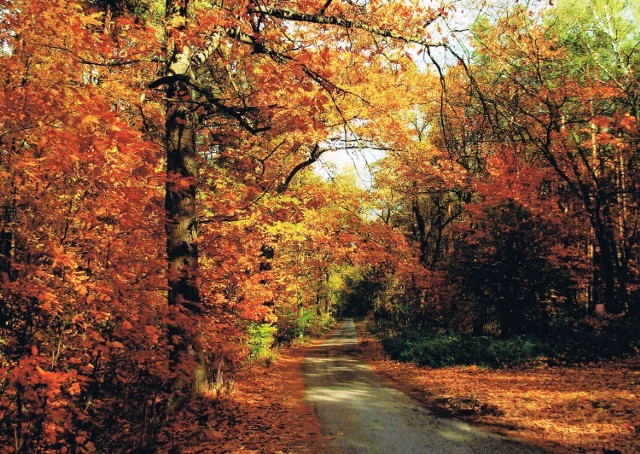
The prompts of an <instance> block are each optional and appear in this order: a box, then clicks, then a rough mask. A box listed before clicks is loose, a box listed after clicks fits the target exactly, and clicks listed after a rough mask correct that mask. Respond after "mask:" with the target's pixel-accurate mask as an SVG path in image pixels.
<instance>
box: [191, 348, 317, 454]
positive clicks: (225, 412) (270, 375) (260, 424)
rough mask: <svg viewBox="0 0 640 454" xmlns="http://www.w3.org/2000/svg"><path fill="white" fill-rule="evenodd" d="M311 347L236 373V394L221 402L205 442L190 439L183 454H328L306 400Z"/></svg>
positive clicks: (289, 351) (285, 352) (285, 351)
mask: <svg viewBox="0 0 640 454" xmlns="http://www.w3.org/2000/svg"><path fill="white" fill-rule="evenodd" d="M317 342H318V341H312V342H311V343H310V344H309V345H306V346H298V347H293V348H285V349H283V350H282V351H281V352H279V354H278V356H277V359H276V360H275V361H274V362H272V363H271V364H270V365H265V364H251V365H248V366H246V367H245V368H244V369H242V370H241V371H240V372H238V373H237V374H236V375H235V376H234V378H233V380H234V384H233V392H232V393H230V395H228V396H223V397H222V398H220V399H218V400H217V402H216V403H217V405H216V411H215V413H216V415H215V416H214V418H215V419H216V423H215V426H214V425H212V424H208V427H207V429H205V434H206V435H205V436H206V440H202V437H201V436H200V437H197V438H200V440H197V439H196V438H194V439H192V440H191V442H190V443H188V447H185V445H183V446H182V450H181V452H185V453H187V452H188V453H196V452H202V453H204V452H216V453H234V454H235V453H242V454H244V453H261V454H262V453H265V454H266V453H278V454H285V453H287V454H298V453H300V454H307V453H308V454H312V453H313V454H324V453H326V452H327V447H326V446H327V440H326V439H325V438H324V437H323V436H322V435H321V433H320V423H319V422H318V420H317V419H316V417H315V416H314V415H313V411H312V410H311V408H310V407H309V406H308V405H307V404H306V403H305V401H304V392H305V390H304V384H303V378H302V372H301V369H302V362H303V361H304V357H305V353H306V351H307V349H308V348H310V347H312V346H313V345H314V344H315V343H317Z"/></svg>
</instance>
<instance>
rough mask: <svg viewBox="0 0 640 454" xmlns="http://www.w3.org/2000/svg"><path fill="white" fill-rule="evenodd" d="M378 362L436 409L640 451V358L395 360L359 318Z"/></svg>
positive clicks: (516, 431) (512, 428)
mask: <svg viewBox="0 0 640 454" xmlns="http://www.w3.org/2000/svg"><path fill="white" fill-rule="evenodd" d="M358 336H359V337H360V341H361V342H362V350H363V352H364V353H365V355H366V356H367V358H368V359H369V361H370V362H371V363H372V365H373V366H374V368H375V369H376V370H377V371H378V372H379V373H381V374H382V375H383V376H385V377H386V378H388V379H391V380H392V381H393V382H394V383H396V384H397V386H398V387H399V388H400V389H402V390H403V391H405V392H407V393H409V394H410V395H412V396H413V397H414V398H417V399H418V400H421V401H423V402H425V403H426V404H427V406H429V407H430V408H432V409H434V411H435V412H436V413H440V414H445V415H450V416H456V417H461V418H465V419H471V420H473V421H474V422H476V423H479V424H482V425H487V426H489V427H490V428H493V429H494V430H496V431H499V432H501V433H505V434H509V435H512V436H515V437H518V438H521V439H524V440H525V441H527V442H529V443H531V444H537V445H540V446H544V447H546V448H547V449H552V450H553V451H557V452H593V453H596V452H597V453H603V452H607V453H632V452H634V453H635V452H640V399H639V397H640V358H633V359H628V360H625V361H615V362H614V361H609V362H603V363H598V364H591V365H585V366H574V367H553V368H549V367H544V368H543V367H541V368H527V369H506V370H491V369H482V368H478V367H474V366H471V367H447V368H442V369H431V368H423V367H418V366H416V365H414V364H410V363H398V362H395V361H391V360H389V359H388V358H387V356H386V355H385V354H384V351H383V349H382V346H381V345H380V343H379V342H378V341H377V340H376V339H375V338H374V337H373V336H372V335H371V334H369V333H368V332H365V330H364V325H363V323H359V324H358Z"/></svg>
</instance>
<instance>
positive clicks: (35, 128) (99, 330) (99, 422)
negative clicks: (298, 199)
mask: <svg viewBox="0 0 640 454" xmlns="http://www.w3.org/2000/svg"><path fill="white" fill-rule="evenodd" d="M0 14H1V15H2V19H3V20H2V27H1V37H0V41H1V42H2V49H1V52H2V54H1V55H0V64H1V65H2V68H3V74H5V75H6V77H3V81H2V84H3V85H2V87H3V94H4V96H3V98H2V101H1V102H2V104H3V112H5V114H4V115H3V116H2V118H1V121H2V123H1V129H0V138H1V140H2V142H1V144H0V146H1V148H0V153H1V154H0V159H1V162H0V172H2V175H3V177H4V178H2V182H1V183H0V184H2V186H3V187H2V202H1V204H2V206H3V213H2V214H3V218H2V226H1V228H0V231H1V232H2V236H1V237H0V241H1V244H2V247H1V249H0V255H1V261H0V267H1V271H2V282H3V285H2V293H1V295H0V298H1V299H2V309H1V310H2V326H1V329H2V339H3V343H2V359H1V361H2V364H1V366H0V367H1V368H2V369H1V370H2V376H3V382H2V386H3V397H2V407H1V408H2V416H1V417H0V418H1V421H2V424H3V426H2V434H3V435H2V437H3V439H2V441H3V444H5V445H7V446H12V447H13V449H14V450H15V451H22V452H25V451H31V450H37V449H45V447H46V449H58V448H59V447H61V446H71V448H72V449H78V450H83V449H84V450H92V449H106V450H109V449H111V448H113V447H116V446H122V445H123V444H127V445H128V446H131V447H132V448H134V449H135V448H140V449H146V448H149V447H151V446H154V445H155V444H156V443H158V442H159V441H164V442H166V443H170V441H169V440H171V439H172V440H174V442H175V440H176V439H178V438H179V437H180V436H183V435H184V434H183V432H182V431H177V430H176V431H172V430H166V431H162V430H161V428H162V426H163V425H166V424H167V421H170V418H171V417H176V413H177V412H179V411H182V408H185V407H183V406H182V405H185V406H186V407H188V405H187V403H188V400H189V393H190V382H191V380H192V377H193V375H194V371H195V370H196V363H197V362H200V361H202V354H201V353H202V352H203V350H204V349H205V348H206V349H216V348H221V349H224V348H225V347H226V346H228V342H226V340H225V339H228V338H231V336H232V335H231V334H230V333H232V332H233V327H232V325H233V322H232V320H230V319H233V318H234V317H236V316H237V317H243V316H249V317H252V316H258V314H260V316H263V317H267V316H269V314H270V312H271V311H272V309H271V308H270V306H269V305H266V304H264V303H267V302H269V301H273V300H275V298H272V299H270V297H269V291H270V289H271V288H274V287H270V285H269V284H270V283H269V280H270V279H272V278H273V273H272V274H271V275H269V273H265V271H267V270H264V269H263V270H260V263H261V260H262V258H261V257H260V254H261V252H260V251H261V250H263V245H264V244H265V243H264V242H265V241H266V242H268V241H270V238H269V235H268V234H267V233H268V232H267V229H263V227H264V225H263V224H268V223H269V222H271V221H270V219H274V218H276V219H277V218H278V217H279V216H283V217H285V216H286V208H285V205H280V203H279V202H273V200H274V199H275V198H277V196H278V194H284V193H286V192H287V189H288V188H290V187H291V186H292V185H293V184H295V179H296V178H297V177H298V176H299V174H300V172H302V171H303V170H304V169H305V168H306V167H308V166H309V165H310V164H312V163H313V162H314V161H316V160H317V159H318V156H319V154H321V153H322V152H324V151H325V150H326V149H327V148H331V147H335V144H336V143H339V142H342V143H350V144H351V145H353V144H354V143H357V142H358V141H359V140H361V137H360V136H361V130H362V129H363V126H364V124H365V123H366V122H367V121H369V119H370V118H378V119H379V120H380V122H381V123H380V124H382V121H383V119H384V118H385V106H384V105H383V103H382V102H381V101H382V100H381V99H376V98H375V96H373V95H375V93H376V92H377V87H383V86H385V85H388V84H386V82H385V80H387V79H386V77H390V76H392V75H393V74H395V73H397V72H398V71H399V70H400V66H402V65H399V64H397V63H396V62H395V60H396V58H397V55H401V54H403V52H404V50H405V49H406V47H405V46H407V45H415V46H419V47H425V46H426V47H430V46H438V45H439V44H437V43H434V42H432V41H431V39H430V37H429V34H428V28H429V26H430V25H431V24H433V23H434V21H437V20H438V19H439V18H440V17H442V16H443V15H446V14H448V11H447V9H445V8H443V9H440V8H435V7H434V8H431V7H425V6H420V5H418V4H416V5H411V4H408V3H404V2H402V3H401V2H390V3H389V2H368V3H366V4H356V3H354V2H347V1H329V2H325V1H322V2H320V1H317V2H316V1H308V2H307V1H305V2H252V1H249V2H222V1H216V2H208V3H207V2H188V1H180V2H178V1H168V2H166V3H161V2H155V1H128V0H127V1H73V2H67V1H64V2H62V1H56V2H53V3H51V2H50V3H49V4H47V6H46V7H45V6H43V5H41V4H40V3H39V2H33V1H28V0H25V1H20V2H2V3H0ZM372 88H373V89H372ZM9 113H11V114H9ZM368 139H370V137H368ZM163 196H164V197H163ZM162 200H164V202H162ZM163 228H164V232H163ZM256 232H258V233H256ZM164 235H166V236H164ZM163 236H164V238H163ZM389 254H390V253H389ZM203 265H206V269H205V268H203ZM205 278H206V279H210V280H211V281H213V283H211V282H207V283H206V284H204V283H203V282H202V281H203V279H205ZM245 278H246V279H245ZM221 281H223V282H221ZM252 308H253V310H251V309H252ZM236 309H237V310H236ZM245 309H247V310H246V313H245ZM220 326H222V327H224V328H223V331H224V333H223V336H222V337H221V338H217V339H216V337H215V336H209V337H208V338H207V339H205V340H204V342H205V347H203V340H202V338H201V335H200V331H201V330H205V329H207V328H214V329H212V330H211V332H214V333H215V332H216V331H215V328H216V327H220ZM225 336H228V337H225ZM221 339H222V341H221ZM236 339H237V337H236ZM205 353H211V352H210V351H209V352H206V351H205ZM51 358H53V360H52V359H51ZM170 398H171V399H172V400H171V402H172V403H173V404H175V405H173V404H172V405H168V403H169V402H170ZM172 412H173V413H172ZM113 415H117V416H113ZM105 427H112V428H114V429H113V430H114V431H115V430H117V428H121V429H122V430H119V431H118V433H115V432H110V431H108V430H105V429H104V428H105ZM176 427H177V426H176ZM184 430H185V431H188V430H189V429H184ZM122 440H128V441H127V442H123V441H122Z"/></svg>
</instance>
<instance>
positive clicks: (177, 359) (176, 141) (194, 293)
mask: <svg viewBox="0 0 640 454" xmlns="http://www.w3.org/2000/svg"><path fill="white" fill-rule="evenodd" d="M186 17H187V14H186V2H185V3H183V2H176V1H172V0H168V1H167V20H168V23H169V24H171V23H179V22H178V20H183V21H186ZM172 38H173V30H172V29H168V30H167V42H168V53H169V55H171V60H170V62H169V66H168V68H167V71H166V76H167V77H166V78H165V79H166V81H167V82H166V83H167V88H166V96H167V110H166V117H165V146H166V152H167V181H166V188H165V191H166V194H165V211H166V224H165V228H166V233H167V262H168V263H167V264H168V269H167V280H168V305H169V323H168V325H169V326H168V329H169V333H168V334H169V342H170V344H171V347H172V350H171V354H170V357H169V366H170V368H171V372H172V373H174V374H176V378H188V376H189V375H190V372H191V371H192V370H193V367H191V366H193V364H192V363H193V362H195V360H196V356H195V353H196V351H197V350H198V347H197V336H196V332H195V329H194V328H195V326H196V323H195V320H194V318H195V316H196V315H197V314H199V313H200V312H201V304H200V293H199V290H198V247H197V243H196V238H197V217H196V189H197V174H198V160H197V154H196V120H195V114H194V113H193V112H192V110H191V104H190V102H189V101H191V96H190V88H189V86H188V85H187V83H186V82H185V81H186V80H188V78H189V76H190V71H191V61H190V60H191V58H190V57H191V53H190V51H189V48H188V47H184V48H183V49H179V48H177V47H176V45H175V43H173V42H172ZM181 376H182V377H181Z"/></svg>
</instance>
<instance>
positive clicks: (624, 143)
mask: <svg viewBox="0 0 640 454" xmlns="http://www.w3.org/2000/svg"><path fill="white" fill-rule="evenodd" d="M535 17H536V16H535V15H529V14H528V12H527V11H526V10H525V9H523V8H518V7H516V8H515V9H513V10H512V11H510V12H508V13H507V14H506V15H504V16H503V17H500V18H499V19H498V20H497V21H496V22H495V23H492V24H491V25H490V26H480V27H479V28H478V32H477V34H476V36H477V39H478V42H477V45H476V46H477V48H478V54H477V55H478V57H477V60H476V61H477V63H478V69H480V68H482V69H481V70H480V71H479V72H478V73H474V74H475V75H476V76H477V80H478V81H482V86H481V87H479V91H478V96H479V102H481V103H482V105H483V106H485V108H486V109H487V113H488V116H487V118H488V119H490V120H491V121H492V123H493V126H494V131H496V132H497V134H498V137H499V138H500V140H501V141H510V142H513V143H524V144H527V146H528V147H529V151H528V152H527V153H529V156H530V158H529V159H536V156H540V157H541V158H543V159H544V160H545V161H546V163H547V165H548V166H549V167H550V168H551V169H553V171H554V172H555V174H556V176H557V178H558V181H559V184H560V186H564V187H566V189H567V190H568V191H569V192H570V193H571V194H572V195H573V197H575V199H574V202H569V203H570V204H572V208H571V209H572V210H573V209H575V210H580V211H583V212H584V216H585V219H587V220H588V221H589V224H590V226H591V228H592V231H593V244H594V245H595V252H594V254H593V256H594V259H595V267H596V270H597V274H596V280H595V282H594V288H595V290H596V293H597V292H598V291H600V289H601V291H602V294H601V301H603V302H604V303H605V304H606V307H607V310H608V311H610V312H613V313H619V312H622V311H624V310H626V309H627V308H628V310H629V311H630V312H633V311H634V309H633V306H634V304H635V303H634V300H633V299H631V300H630V299H629V292H628V287H629V269H630V267H629V263H630V262H629V261H630V260H633V259H632V258H631V256H630V255H629V252H630V250H631V249H632V248H630V244H631V243H634V241H635V240H634V239H633V238H635V236H636V234H635V232H634V231H633V229H631V230H629V229H627V228H625V227H624V225H629V224H628V223H627V222H626V221H624V220H623V219H626V216H631V218H634V217H635V216H636V214H632V213H633V210H631V211H629V210H630V207H629V205H628V203H627V197H628V196H629V195H630V194H633V193H634V192H635V191H636V189H635V186H634V183H632V182H633V181H637V177H636V176H635V170H636V169H635V166H634V164H633V162H634V161H633V159H631V158H630V154H629V153H632V150H633V148H634V146H633V145H632V143H633V140H635V139H633V137H634V135H635V134H636V131H637V126H636V120H635V114H634V110H633V102H630V100H633V99H635V96H636V95H635V94H633V93H631V96H630V93H629V92H628V91H625V89H622V88H621V86H620V84H619V83H616V82H615V81H614V79H613V78H612V77H611V76H607V75H606V74H607V72H606V70H605V69H604V68H603V67H601V65H602V64H603V63H604V62H606V61H607V60H608V57H606V56H605V55H606V52H614V53H615V48H616V46H617V45H616V44H615V43H614V42H611V41H610V44H607V46H604V45H603V46H602V47H600V51H601V52H603V54H602V55H603V58H600V57H598V58H597V59H596V60H592V62H591V63H590V64H589V65H587V66H586V67H582V66H577V65H576V63H577V60H575V59H581V58H582V57H579V56H578V53H572V52H573V51H574V50H573V49H572V47H571V45H567V44H568V42H567V41H565V40H564V39H565V38H563V36H570V35H571V36H574V38H576V39H574V38H571V40H573V42H574V43H577V42H580V38H577V37H576V35H575V33H577V30H579V28H572V29H571V28H570V29H571V30H573V31H571V32H569V35H563V33H566V30H567V28H566V27H565V28H562V27H560V26H559V22H558V21H552V20H549V22H542V21H539V20H536V18H535ZM487 25H489V24H487ZM589 39H590V38H589ZM599 39H600V38H599ZM605 41H606V39H605ZM605 41H600V43H601V44H604V42H605ZM583 42H585V41H583ZM585 43H586V44H585V45H590V44H588V43H587V42H585ZM607 49H608V50H607ZM628 52H630V53H629V54H628V57H629V59H628V60H627V61H628V62H629V64H634V63H632V62H634V61H635V57H634V51H633V50H631V49H629V50H628ZM592 55H593V56H594V57H595V53H593V54H592ZM609 55H612V57H611V61H615V60H616V58H618V57H613V54H609ZM599 65H600V66H599ZM609 69H612V68H609ZM619 74H620V72H619ZM629 82H630V83H627V84H626V85H624V86H625V88H626V89H627V90H631V91H632V92H633V90H635V89H634V88H633V87H634V86H635V83H634V82H631V80H630V81H629ZM610 122H612V123H610ZM598 125H599V126H598ZM627 161H629V162H630V163H632V164H631V165H628V164H627ZM621 163H622V165H621ZM622 174H624V178H621V175H622ZM623 180H624V187H623ZM625 213H626V214H625Z"/></svg>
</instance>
